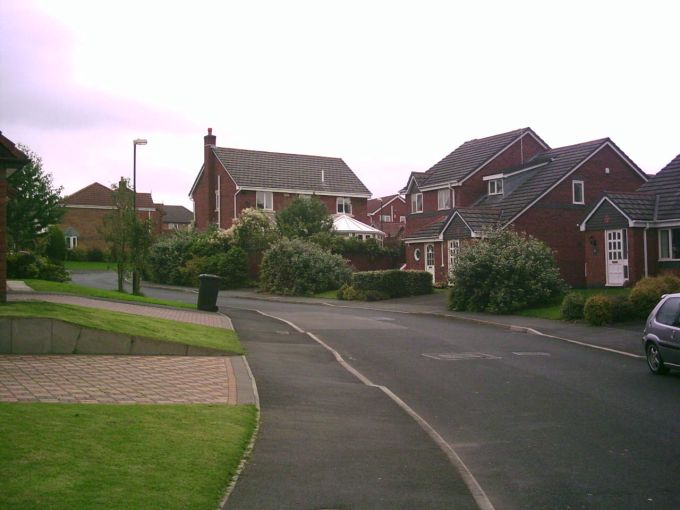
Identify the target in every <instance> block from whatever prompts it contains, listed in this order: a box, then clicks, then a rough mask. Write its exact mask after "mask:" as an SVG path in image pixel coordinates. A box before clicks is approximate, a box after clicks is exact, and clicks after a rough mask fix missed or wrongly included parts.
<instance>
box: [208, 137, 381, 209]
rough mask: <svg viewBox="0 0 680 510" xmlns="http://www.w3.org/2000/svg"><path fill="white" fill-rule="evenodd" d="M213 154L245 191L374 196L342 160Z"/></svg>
mask: <svg viewBox="0 0 680 510" xmlns="http://www.w3.org/2000/svg"><path fill="white" fill-rule="evenodd" d="M212 150H213V153H214V154H215V156H216V157H217V159H218V160H219V161H220V163H222V165H223V166H224V168H225V169H226V170H227V172H229V175H231V177H232V179H234V181H235V182H236V185H237V186H239V187H241V188H246V189H254V188H259V189H268V190H271V189H281V190H284V189H285V190H294V191H301V192H314V193H318V194H334V195H342V194H345V195H359V196H366V197H370V196H371V192H370V191H369V190H368V189H367V188H366V186H364V184H363V183H362V182H361V180H360V179H359V178H358V177H357V176H356V175H355V174H354V172H352V170H351V169H350V167H349V166H347V163H345V162H344V161H343V160H342V159H340V158H329V157H323V156H306V155H301V154H285V153H280V152H264V151H253V150H244V149H230V148H224V147H214V148H213V149H212Z"/></svg>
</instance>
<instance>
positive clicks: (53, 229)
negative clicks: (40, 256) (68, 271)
mask: <svg viewBox="0 0 680 510" xmlns="http://www.w3.org/2000/svg"><path fill="white" fill-rule="evenodd" d="M45 255H47V257H48V258H49V259H50V261H52V262H58V263H60V264H62V263H63V262H64V259H65V258H66V238H65V237H64V233H63V232H62V231H61V229H60V228H59V227H57V226H56V225H50V226H49V227H48V228H47V240H46V245H45Z"/></svg>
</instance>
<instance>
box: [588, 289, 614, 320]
mask: <svg viewBox="0 0 680 510" xmlns="http://www.w3.org/2000/svg"><path fill="white" fill-rule="evenodd" d="M583 317H584V318H585V320H587V321H588V322H589V323H590V324H592V325H593V326H602V325H604V324H609V323H611V322H612V318H613V315H612V302H611V300H610V299H609V297H607V296H604V295H602V294H597V295H595V296H591V297H589V298H588V300H587V301H586V303H585V305H584V306H583Z"/></svg>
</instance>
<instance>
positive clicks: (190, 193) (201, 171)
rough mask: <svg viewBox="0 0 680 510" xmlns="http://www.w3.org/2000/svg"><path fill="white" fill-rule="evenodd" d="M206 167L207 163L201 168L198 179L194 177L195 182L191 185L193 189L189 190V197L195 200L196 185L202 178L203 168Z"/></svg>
mask: <svg viewBox="0 0 680 510" xmlns="http://www.w3.org/2000/svg"><path fill="white" fill-rule="evenodd" d="M204 168H205V163H203V164H202V165H201V169H200V170H199V171H198V175H197V176H196V179H194V183H193V184H192V185H191V189H190V190H189V198H191V199H192V200H193V196H194V191H196V186H198V181H200V180H201V176H202V175H203V169H204Z"/></svg>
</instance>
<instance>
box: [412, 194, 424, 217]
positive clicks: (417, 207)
mask: <svg viewBox="0 0 680 510" xmlns="http://www.w3.org/2000/svg"><path fill="white" fill-rule="evenodd" d="M411 212H412V213H419V212H423V194H422V193H414V194H412V195H411Z"/></svg>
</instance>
